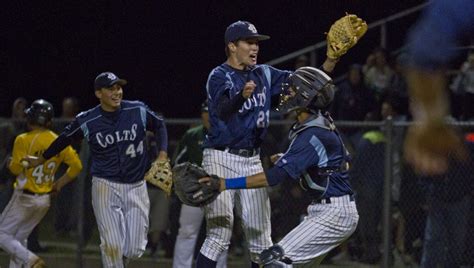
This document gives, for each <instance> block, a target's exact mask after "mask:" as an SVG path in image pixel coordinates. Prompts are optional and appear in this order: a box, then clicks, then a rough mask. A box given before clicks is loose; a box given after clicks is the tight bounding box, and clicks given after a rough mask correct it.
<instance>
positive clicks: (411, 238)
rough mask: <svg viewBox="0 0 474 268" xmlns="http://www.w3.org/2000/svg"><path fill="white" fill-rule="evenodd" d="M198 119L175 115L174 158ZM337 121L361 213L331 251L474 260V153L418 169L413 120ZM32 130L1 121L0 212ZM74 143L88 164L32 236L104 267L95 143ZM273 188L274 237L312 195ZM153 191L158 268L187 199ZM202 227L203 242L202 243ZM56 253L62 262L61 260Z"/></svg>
mask: <svg viewBox="0 0 474 268" xmlns="http://www.w3.org/2000/svg"><path fill="white" fill-rule="evenodd" d="M67 123H68V122H67V121H64V120H54V127H53V129H54V130H55V131H56V132H58V133H59V132H61V130H62V129H63V128H64V126H65V125H66V124H67ZM198 124H200V120H198V119H189V120H187V119H168V120H167V129H168V133H169V155H170V156H172V155H173V153H174V150H175V148H176V146H177V144H178V142H179V140H180V139H181V137H182V136H183V134H184V133H185V132H186V131H187V130H188V129H189V128H190V127H192V126H196V125H198ZM291 124H292V122H290V121H278V120H275V121H272V123H271V126H270V128H269V132H268V135H267V138H266V140H265V141H264V143H263V144H262V146H261V149H262V151H261V156H262V162H263V165H264V167H265V168H268V167H270V166H271V163H270V160H269V157H270V156H271V155H272V154H275V153H279V152H284V151H285V150H286V148H287V146H288V144H289V141H288V139H287V131H288V129H289V127H290V126H291ZM336 124H337V125H338V127H339V130H340V132H341V134H342V136H343V139H344V141H345V144H346V147H347V148H348V150H349V151H350V152H351V154H352V159H353V161H352V168H351V176H352V178H351V183H352V187H353V189H354V191H355V193H356V194H355V199H356V203H357V207H358V211H359V214H360V221H359V225H358V228H357V231H356V233H355V234H354V235H352V237H351V238H350V239H349V240H348V241H347V242H346V243H344V245H343V246H342V247H340V248H338V249H337V250H335V251H333V252H332V253H331V254H330V255H329V256H328V257H327V258H326V259H327V260H330V259H331V258H332V257H333V255H335V254H338V253H340V254H339V255H341V254H345V256H346V258H348V259H350V260H351V261H354V263H366V264H374V265H382V266H384V267H396V266H400V265H401V267H403V266H405V267H408V266H410V265H419V264H420V263H422V262H423V263H424V265H425V266H424V267H437V265H438V264H440V263H445V265H444V267H452V266H449V264H451V263H462V264H466V265H467V264H470V265H471V266H472V265H473V264H474V244H473V243H472V241H474V205H471V204H472V197H473V195H474V187H473V184H474V183H473V181H474V180H473V176H474V172H473V169H474V164H473V161H472V160H471V158H469V159H468V160H466V161H457V160H455V159H453V160H452V161H451V162H450V168H449V171H448V172H447V173H446V174H445V175H443V176H437V177H426V176H420V175H419V174H416V173H415V172H414V171H413V170H412V168H411V167H410V165H409V164H407V163H406V162H405V161H404V160H403V139H404V133H405V129H406V127H407V126H408V123H404V122H396V121H392V120H386V121H381V122H336ZM456 125H457V126H458V127H459V128H460V131H461V132H462V133H463V134H462V135H463V137H464V138H465V140H466V148H467V149H468V151H469V154H470V157H474V146H472V144H474V123H467V122H465V123H457V124H456ZM25 131H26V124H25V122H22V121H11V120H8V119H1V120H0V163H1V164H2V166H1V171H0V172H1V175H0V179H1V184H0V185H1V186H0V187H1V188H0V209H1V210H3V209H4V207H5V206H6V205H7V203H8V202H9V200H10V197H11V194H12V192H13V182H14V180H15V178H14V176H13V175H11V174H10V173H9V171H8V168H7V159H8V157H9V155H10V154H11V150H12V145H13V141H14V138H15V137H16V135H18V134H20V133H23V132H25ZM471 132H473V133H472V134H471ZM74 148H76V149H77V150H78V152H79V155H80V157H81V160H82V161H83V166H84V169H83V172H82V173H81V174H80V175H79V177H78V178H77V179H76V180H75V181H74V182H72V183H71V184H69V185H68V186H66V187H64V188H63V189H62V191H61V192H60V193H59V194H58V195H57V196H54V197H53V202H52V203H51V207H50V209H49V211H48V213H47V215H46V216H45V218H44V219H43V220H42V221H41V223H40V224H39V225H38V227H37V228H35V230H34V231H33V233H32V234H31V235H30V237H29V240H28V247H29V248H30V249H31V250H32V251H34V252H38V253H39V254H40V255H42V254H43V255H47V256H52V257H51V261H50V267H100V250H99V244H100V238H99V234H98V231H97V226H96V222H95V218H94V214H93V210H92V205H91V178H90V175H89V174H88V167H89V164H90V163H89V152H88V145H87V143H85V142H82V144H74ZM64 171H65V168H62V169H60V170H59V171H58V174H56V176H55V177H56V178H59V177H60V175H61V173H62V172H64ZM152 191H155V190H152ZM269 192H270V199H271V206H272V237H273V240H274V241H275V242H276V241H278V240H279V239H281V238H282V237H283V236H284V235H285V234H287V233H288V232H289V231H290V230H291V229H292V228H294V227H295V226H296V225H298V223H299V222H300V221H301V219H302V218H303V217H304V216H305V213H306V207H307V206H308V204H309V203H310V202H311V201H312V200H311V199H310V197H309V196H308V195H306V194H305V193H304V191H303V190H301V188H300V187H299V185H298V183H297V182H292V181H285V182H283V183H282V184H281V185H279V186H277V187H273V188H269ZM152 196H153V198H151V203H152V206H153V205H155V206H158V207H159V208H158V209H156V210H153V209H152V213H154V214H156V215H153V217H152V218H151V219H152V221H159V223H157V226H160V227H157V229H155V231H156V232H155V234H153V235H150V237H149V240H150V241H153V242H155V243H150V245H149V249H148V250H147V252H146V253H145V255H144V257H143V259H144V260H147V261H148V263H149V264H150V267H152V266H153V265H155V267H156V265H157V263H160V264H159V265H158V267H171V260H172V257H173V248H174V243H175V241H176V235H177V232H178V228H179V216H180V215H179V214H180V207H181V204H180V202H179V201H178V200H177V198H176V197H174V196H171V198H170V199H169V200H167V202H165V201H163V199H162V198H161V199H160V198H159V197H157V198H155V197H154V196H156V195H155V194H153V193H151V192H150V197H152ZM158 196H159V195H158ZM164 203H166V204H165V205H163V204H164ZM18 213H21V212H18ZM166 215H167V216H166ZM153 224H154V223H150V225H151V226H152V225H153ZM20 228H21V227H20ZM203 228H204V227H202V228H201V232H200V238H199V239H198V246H197V247H196V250H199V244H200V243H202V239H203V236H204V235H203V233H204V232H203ZM245 252H246V250H245V241H244V236H243V235H242V231H241V230H239V224H238V223H236V224H234V235H233V238H232V241H231V248H230V250H229V263H230V264H232V263H234V266H235V267H239V266H240V265H241V264H242V263H243V261H244V260H246V258H247V257H246V253H245ZM58 258H59V259H60V260H61V261H56V262H54V261H53V259H58ZM94 261H95V264H93V263H94ZM7 263H8V256H7V255H6V254H4V253H3V254H0V266H2V267H3V266H7ZM132 263H133V262H132ZM235 263H237V264H235ZM94 265H95V266H94ZM97 265H98V266H97ZM141 265H144V264H141ZM471 266H469V267H471ZM137 267H145V266H137ZM147 267H148V266H147ZM229 267H233V266H232V265H229ZM330 267H331V266H330Z"/></svg>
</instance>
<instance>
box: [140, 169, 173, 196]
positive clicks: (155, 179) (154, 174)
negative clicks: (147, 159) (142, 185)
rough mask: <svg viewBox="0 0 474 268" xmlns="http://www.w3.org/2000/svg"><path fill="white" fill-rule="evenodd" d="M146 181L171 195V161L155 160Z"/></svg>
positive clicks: (146, 175)
mask: <svg viewBox="0 0 474 268" xmlns="http://www.w3.org/2000/svg"><path fill="white" fill-rule="evenodd" d="M145 180H146V181H147V182H149V183H151V184H153V185H155V186H157V187H159V188H161V189H162V190H163V191H165V193H166V194H167V195H170V194H171V186H172V184H173V179H172V174H171V165H170V162H169V160H155V161H154V162H153V163H152V164H151V167H150V169H149V170H148V172H147V173H146V174H145Z"/></svg>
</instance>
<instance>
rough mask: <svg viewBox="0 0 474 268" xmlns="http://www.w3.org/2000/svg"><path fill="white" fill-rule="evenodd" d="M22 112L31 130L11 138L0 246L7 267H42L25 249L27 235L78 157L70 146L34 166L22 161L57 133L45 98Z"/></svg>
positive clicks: (66, 180) (69, 176)
mask: <svg viewBox="0 0 474 268" xmlns="http://www.w3.org/2000/svg"><path fill="white" fill-rule="evenodd" d="M25 113H26V116H27V122H28V127H29V128H30V129H31V130H30V131H29V132H26V133H23V134H21V135H18V136H17V137H16V139H15V143H14V145H13V152H12V159H11V161H10V164H9V169H10V171H11V173H12V174H14V175H15V176H16V182H15V184H14V186H15V191H14V193H13V196H12V198H11V199H10V202H9V203H8V205H7V206H6V208H5V210H4V211H3V213H2V215H1V216H0V247H1V248H2V249H3V250H5V251H6V252H7V253H8V254H10V267H11V268H15V267H18V268H21V267H45V263H44V261H43V260H42V259H41V258H40V257H38V256H37V255H35V254H34V253H33V252H31V251H29V250H28V249H27V247H26V241H27V238H28V236H29V235H30V233H31V231H32V230H33V228H34V227H35V226H36V225H37V224H38V223H39V222H40V221H41V219H42V218H43V217H44V215H46V212H47V211H48V209H49V206H50V202H51V197H50V195H51V193H53V192H59V191H60V190H61V188H62V187H63V186H64V185H66V184H68V183H69V182H71V181H72V180H73V179H74V178H75V177H76V176H77V175H78V174H79V172H80V171H81V169H82V164H81V160H80V159H79V157H78V155H77V153H76V151H74V149H73V148H72V147H71V146H68V147H65V148H64V150H61V151H60V152H58V153H57V154H55V155H54V156H53V157H52V158H50V159H49V160H48V161H45V162H44V163H43V164H42V165H38V166H36V167H34V168H33V167H31V168H28V167H27V165H26V164H27V163H22V162H21V159H22V158H24V157H25V156H26V155H35V156H39V155H41V154H42V153H43V152H44V151H45V150H46V149H47V148H48V147H49V145H50V144H51V143H52V142H53V141H54V140H55V139H56V137H57V135H56V134H55V133H54V132H52V131H51V130H49V128H50V127H51V119H52V118H53V106H52V105H51V104H50V103H49V102H47V101H45V100H42V99H40V100H36V101H34V102H33V103H32V104H31V106H30V107H29V108H28V109H26V110H25ZM63 162H64V163H66V164H67V165H68V166H69V168H68V169H67V171H66V172H65V174H64V175H63V176H61V177H60V178H59V179H58V180H55V179H54V174H55V173H56V171H57V169H58V167H59V165H60V164H61V163H63Z"/></svg>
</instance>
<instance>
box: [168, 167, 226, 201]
mask: <svg viewBox="0 0 474 268" xmlns="http://www.w3.org/2000/svg"><path fill="white" fill-rule="evenodd" d="M204 177H209V178H210V180H209V182H206V183H200V182H199V179H201V178H204ZM173 185H174V191H175V193H176V195H177V196H178V198H179V200H181V202H183V203H184V204H186V205H188V206H193V207H200V206H204V205H207V204H209V203H211V202H212V201H214V200H215V199H216V198H217V196H218V195H219V185H220V179H219V177H218V176H216V175H209V174H207V172H206V171H205V170H204V169H203V168H201V167H200V166H198V165H195V164H191V163H189V162H186V163H182V164H179V165H176V166H175V167H174V168H173Z"/></svg>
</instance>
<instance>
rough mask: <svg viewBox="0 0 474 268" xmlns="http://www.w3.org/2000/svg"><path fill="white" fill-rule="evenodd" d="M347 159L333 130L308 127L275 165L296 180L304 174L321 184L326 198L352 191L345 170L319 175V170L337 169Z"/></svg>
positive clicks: (323, 196)
mask: <svg viewBox="0 0 474 268" xmlns="http://www.w3.org/2000/svg"><path fill="white" fill-rule="evenodd" d="M346 160H347V159H346V153H345V148H344V146H343V144H342V141H341V139H340V137H339V136H338V134H337V133H336V132H335V131H331V130H328V129H324V128H320V127H309V128H306V129H304V130H302V131H301V132H300V133H298V134H297V135H296V137H295V138H294V139H293V140H292V141H291V144H290V147H289V148H288V150H287V151H286V153H285V154H284V155H283V156H282V157H281V158H280V159H279V160H278V162H276V166H278V167H280V168H283V169H284V170H285V171H286V172H287V173H288V175H289V176H290V177H291V178H292V179H295V180H298V179H300V178H302V177H304V176H305V173H307V175H308V176H310V177H311V179H312V181H313V182H314V183H316V184H317V185H318V186H319V187H320V191H319V194H320V197H321V198H327V197H333V196H342V195H346V194H352V193H353V191H352V189H351V186H350V184H349V174H348V172H347V171H337V172H333V173H330V174H329V176H318V172H319V171H320V170H322V169H327V168H333V169H339V168H340V167H341V166H342V165H343V163H344V161H346ZM303 179H304V178H303Z"/></svg>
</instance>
